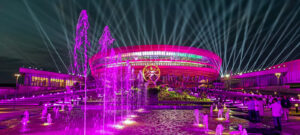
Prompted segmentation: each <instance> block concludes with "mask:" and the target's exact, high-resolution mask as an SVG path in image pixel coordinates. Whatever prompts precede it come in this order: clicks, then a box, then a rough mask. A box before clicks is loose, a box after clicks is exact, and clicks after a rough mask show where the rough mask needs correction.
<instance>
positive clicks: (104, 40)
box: [98, 26, 115, 132]
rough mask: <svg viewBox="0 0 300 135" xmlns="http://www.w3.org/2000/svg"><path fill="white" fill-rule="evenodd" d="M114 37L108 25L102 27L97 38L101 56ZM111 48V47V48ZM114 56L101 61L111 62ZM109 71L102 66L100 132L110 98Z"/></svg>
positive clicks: (104, 53)
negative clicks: (100, 33)
mask: <svg viewBox="0 0 300 135" xmlns="http://www.w3.org/2000/svg"><path fill="white" fill-rule="evenodd" d="M114 40H115V39H113V38H112V36H111V34H110V31H109V28H108V26H105V27H104V30H103V33H102V35H101V37H100V39H99V42H98V43H99V45H100V48H101V50H100V51H101V53H102V55H103V56H107V55H108V54H109V53H110V51H109V50H108V49H109V47H110V46H111V45H112V44H113V42H114ZM111 50H113V49H111ZM113 59H114V57H113V56H112V54H111V57H109V58H106V57H104V58H103V63H104V65H107V64H109V63H111V60H113ZM110 75H112V74H111V72H110V69H109V68H108V67H107V66H106V67H105V68H104V73H103V74H102V80H100V81H102V83H100V84H102V87H103V90H102V95H103V110H102V111H103V113H102V132H104V131H105V123H106V109H107V105H108V102H109V101H110V98H109V97H108V96H110V95H109V94H111V93H109V92H111V91H109V89H110V88H111V85H112V84H111V82H110V81H113V80H110V79H109V77H110ZM114 92H115V91H113V95H115V93H114Z"/></svg>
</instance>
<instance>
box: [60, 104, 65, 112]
mask: <svg viewBox="0 0 300 135" xmlns="http://www.w3.org/2000/svg"><path fill="white" fill-rule="evenodd" d="M60 111H62V112H63V111H65V105H64V104H62V105H61V109H60Z"/></svg>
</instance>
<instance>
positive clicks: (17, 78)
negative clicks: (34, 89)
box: [14, 73, 21, 109]
mask: <svg viewBox="0 0 300 135" xmlns="http://www.w3.org/2000/svg"><path fill="white" fill-rule="evenodd" d="M14 76H15V77H16V90H15V104H14V109H16V104H17V91H18V88H19V85H18V80H19V77H20V76H21V75H20V74H18V73H16V74H14Z"/></svg>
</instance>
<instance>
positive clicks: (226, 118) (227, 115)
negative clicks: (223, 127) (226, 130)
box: [225, 109, 230, 122]
mask: <svg viewBox="0 0 300 135" xmlns="http://www.w3.org/2000/svg"><path fill="white" fill-rule="evenodd" d="M229 113H230V111H229V109H228V110H227V112H226V114H225V120H226V122H229V118H230V114H229Z"/></svg>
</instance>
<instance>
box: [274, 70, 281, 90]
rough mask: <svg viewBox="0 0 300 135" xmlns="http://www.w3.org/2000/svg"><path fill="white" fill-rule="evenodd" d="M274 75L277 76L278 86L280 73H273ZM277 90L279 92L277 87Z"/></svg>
mask: <svg viewBox="0 0 300 135" xmlns="http://www.w3.org/2000/svg"><path fill="white" fill-rule="evenodd" d="M275 76H276V77H277V85H278V87H279V86H280V84H279V79H280V76H281V73H275ZM278 92H279V88H278Z"/></svg>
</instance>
